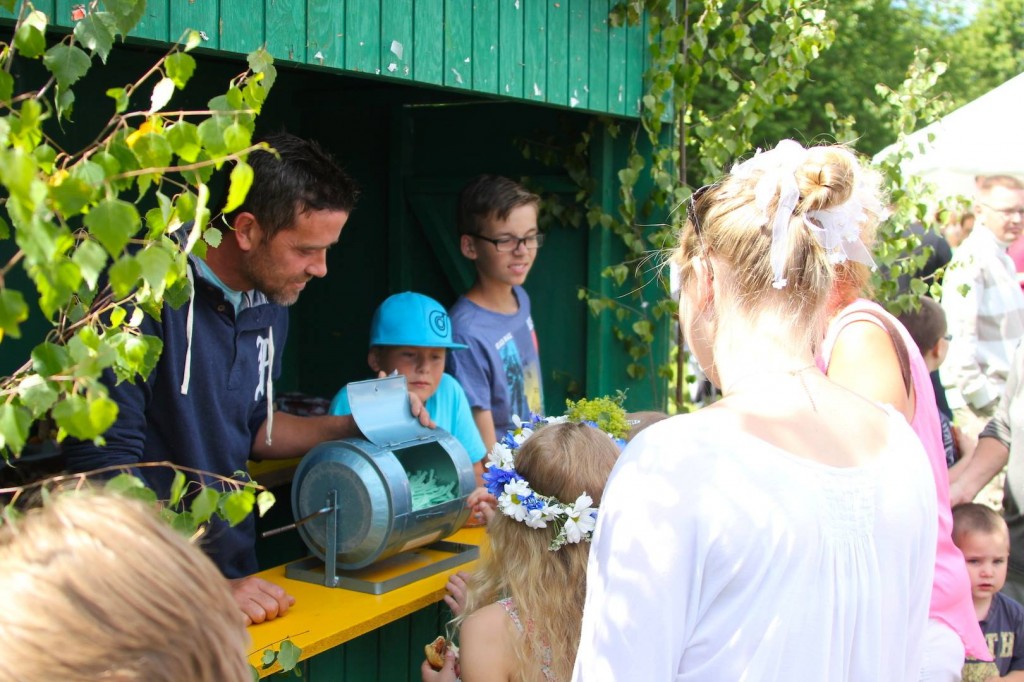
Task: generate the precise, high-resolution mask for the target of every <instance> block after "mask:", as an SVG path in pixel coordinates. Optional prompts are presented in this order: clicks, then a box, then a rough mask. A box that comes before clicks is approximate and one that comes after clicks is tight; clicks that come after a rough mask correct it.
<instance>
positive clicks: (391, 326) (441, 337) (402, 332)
mask: <svg viewBox="0 0 1024 682" xmlns="http://www.w3.org/2000/svg"><path fill="white" fill-rule="evenodd" d="M374 346H425V347H427V348H451V349H453V350H459V349H463V348H468V347H469V346H467V345H465V344H462V343H455V342H454V341H452V321H451V319H450V318H449V317H448V313H447V312H445V309H444V308H443V307H442V306H441V304H440V303H438V302H437V301H435V300H434V299H432V298H430V297H429V296H424V295H423V294H416V293H413V292H411V291H406V292H405V293H401V294H394V295H392V296H388V297H387V299H385V300H384V302H383V303H381V304H380V305H379V306H377V310H376V311H374V313H373V321H372V322H370V347H371V348H373V347H374Z"/></svg>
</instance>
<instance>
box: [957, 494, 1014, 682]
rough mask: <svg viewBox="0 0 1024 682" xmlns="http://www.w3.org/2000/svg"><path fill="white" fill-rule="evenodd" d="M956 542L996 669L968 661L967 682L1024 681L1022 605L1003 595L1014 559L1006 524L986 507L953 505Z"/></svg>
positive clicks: (989, 664)
mask: <svg viewBox="0 0 1024 682" xmlns="http://www.w3.org/2000/svg"><path fill="white" fill-rule="evenodd" d="M953 542H954V543H956V546H957V547H959V548H960V551H961V552H963V554H964V559H965V560H966V561H967V573H968V575H969V576H970V578H971V597H972V599H973V600H974V609H975V611H976V612H977V615H978V622H979V623H980V624H981V630H982V632H984V633H985V639H986V640H987V641H988V648H989V652H990V653H991V654H992V656H993V658H994V659H995V661H994V664H995V665H994V666H993V664H991V663H986V662H983V661H975V660H972V659H968V660H967V662H966V663H965V664H964V670H963V679H964V680H965V682H966V681H967V680H972V681H974V680H977V681H979V682H980V681H984V682H991V681H992V680H1018V682H1019V681H1021V680H1024V606H1021V605H1020V604H1018V603H1017V602H1016V601H1014V600H1013V599H1011V598H1009V597H1007V596H1006V595H1003V594H1000V593H999V591H1000V590H1001V589H1002V588H1003V584H1004V583H1005V582H1006V566H1007V561H1008V560H1009V556H1010V532H1009V530H1008V529H1007V527H1006V522H1005V521H1004V520H1003V518H1002V517H1001V516H1000V515H999V514H997V513H996V512H995V511H993V510H992V509H990V508H989V507H986V506H984V505H981V504H975V503H973V502H972V503H968V504H961V505H957V506H956V507H953Z"/></svg>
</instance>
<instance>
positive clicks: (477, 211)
mask: <svg viewBox="0 0 1024 682" xmlns="http://www.w3.org/2000/svg"><path fill="white" fill-rule="evenodd" d="M539 203H540V197H538V196H537V195H536V194H533V193H531V192H529V191H528V190H527V189H526V188H524V187H523V186H522V185H520V184H519V183H517V182H515V181H513V180H510V179H508V178H505V177H501V176H498V175H481V176H478V177H476V178H474V179H473V180H471V181H470V182H469V184H467V185H466V186H465V187H464V188H463V189H462V191H461V192H460V194H459V207H458V216H457V225H458V229H459V248H460V250H461V251H462V255H463V256H465V257H466V258H468V259H469V260H471V261H473V264H474V265H475V266H476V272H477V277H476V281H475V282H474V283H473V286H472V287H470V289H469V291H467V292H466V293H465V294H464V295H463V296H461V297H459V299H458V300H457V301H456V302H455V304H454V305H453V306H452V307H451V309H450V310H449V311H448V312H449V314H450V316H451V319H452V329H453V332H454V340H455V341H456V342H458V343H463V344H466V345H467V346H468V347H469V348H468V350H465V351H462V352H460V353H457V354H452V356H451V358H450V367H449V371H450V372H451V374H452V375H453V376H454V377H455V378H456V379H458V380H459V383H460V384H462V387H463V388H464V389H465V391H466V395H467V396H468V397H469V401H470V405H471V406H472V409H473V419H474V421H475V422H476V425H477V428H478V429H479V430H480V436H481V438H483V441H484V444H485V445H486V446H487V449H488V451H490V449H491V448H492V447H493V445H494V443H495V442H496V441H497V434H499V433H501V434H503V433H505V432H506V431H507V430H509V429H510V428H512V421H513V420H512V418H513V415H518V416H520V417H522V418H523V419H524V420H525V419H527V418H528V416H529V415H530V414H531V413H533V414H538V415H543V414H544V387H543V383H542V381H541V369H540V355H539V351H538V345H537V334H536V332H535V331H534V328H533V319H532V318H531V317H530V297H529V296H528V295H527V293H526V290H525V289H523V284H524V283H525V282H526V277H527V275H528V274H529V273H530V268H531V267H532V266H533V261H534V259H535V258H536V257H537V249H539V248H540V246H541V244H543V242H544V235H542V234H540V232H539V230H538V228H537V211H538V205H539Z"/></svg>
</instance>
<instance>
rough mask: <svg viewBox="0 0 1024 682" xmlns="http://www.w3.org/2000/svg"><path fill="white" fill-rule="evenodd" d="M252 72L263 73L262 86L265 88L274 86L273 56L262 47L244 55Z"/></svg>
mask: <svg viewBox="0 0 1024 682" xmlns="http://www.w3.org/2000/svg"><path fill="white" fill-rule="evenodd" d="M246 60H247V61H248V62H249V68H250V69H252V72H253V73H257V74H263V87H264V88H266V89H267V90H270V88H272V87H274V81H275V80H276V79H277V69H276V68H274V57H273V56H272V55H271V54H270V53H269V52H267V51H266V50H265V49H263V48H262V47H261V48H259V49H257V50H254V51H252V52H250V53H249V55H248V56H247V57H246Z"/></svg>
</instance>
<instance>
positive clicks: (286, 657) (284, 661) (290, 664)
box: [277, 639, 302, 672]
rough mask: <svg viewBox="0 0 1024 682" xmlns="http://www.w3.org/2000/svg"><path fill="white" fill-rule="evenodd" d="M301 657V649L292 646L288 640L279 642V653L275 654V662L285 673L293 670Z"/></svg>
mask: <svg viewBox="0 0 1024 682" xmlns="http://www.w3.org/2000/svg"><path fill="white" fill-rule="evenodd" d="M300 656H302V649H300V648H299V647H297V646H295V645H294V644H292V641H291V640H290V639H286V640H284V641H283V642H281V651H280V652H279V653H278V654H277V662H278V663H280V664H281V670H284V671H285V672H287V671H289V670H292V669H294V668H295V666H296V664H298V662H299V657H300Z"/></svg>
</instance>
